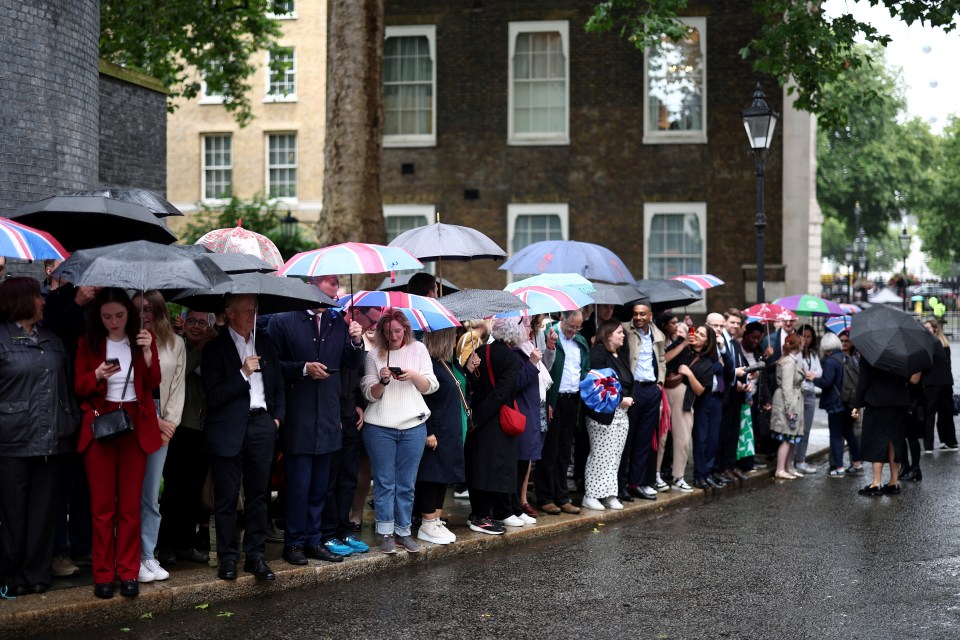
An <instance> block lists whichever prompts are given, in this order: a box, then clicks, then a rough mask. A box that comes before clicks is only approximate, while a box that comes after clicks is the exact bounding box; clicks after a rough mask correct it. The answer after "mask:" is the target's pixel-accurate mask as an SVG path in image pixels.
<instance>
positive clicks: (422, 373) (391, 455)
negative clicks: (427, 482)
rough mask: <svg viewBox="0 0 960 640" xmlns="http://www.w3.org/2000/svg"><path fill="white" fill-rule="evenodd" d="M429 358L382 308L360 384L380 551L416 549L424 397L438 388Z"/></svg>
mask: <svg viewBox="0 0 960 640" xmlns="http://www.w3.org/2000/svg"><path fill="white" fill-rule="evenodd" d="M439 386H440V385H439V382H438V381H437V376H436V375H435V374H434V372H433V362H432V361H431V360H430V354H429V353H428V352H427V348H426V347H425V346H423V344H422V343H420V342H417V341H416V340H414V339H413V332H412V331H411V329H410V322H409V321H408V320H407V318H406V316H404V315H403V312H402V311H400V310H399V309H384V310H383V313H382V314H381V316H380V324H379V326H378V327H377V346H376V348H375V349H373V350H372V351H369V352H367V360H366V364H365V367H364V376H363V379H362V380H361V381H360V388H361V389H362V390H363V395H364V397H366V399H367V400H368V401H369V403H370V404H369V405H368V406H367V410H366V413H364V418H363V422H364V426H363V432H362V433H363V444H364V446H365V447H366V449H367V455H368V456H369V457H370V467H371V470H372V472H373V488H374V503H373V506H374V511H376V519H377V535H378V536H382V538H381V540H380V550H381V551H382V552H383V553H396V552H397V543H400V546H402V547H403V548H404V549H406V550H407V551H408V552H411V553H415V552H417V551H419V550H420V547H419V546H418V545H417V543H416V541H415V540H414V539H413V536H412V535H411V529H410V525H411V517H412V515H413V496H414V484H415V483H416V480H417V469H418V468H419V466H420V457H421V456H422V455H423V449H424V446H425V445H426V441H427V427H426V421H427V418H428V417H430V409H428V408H427V404H426V402H424V400H423V396H424V395H426V394H430V393H433V392H434V391H436V390H437V388H438V387H439Z"/></svg>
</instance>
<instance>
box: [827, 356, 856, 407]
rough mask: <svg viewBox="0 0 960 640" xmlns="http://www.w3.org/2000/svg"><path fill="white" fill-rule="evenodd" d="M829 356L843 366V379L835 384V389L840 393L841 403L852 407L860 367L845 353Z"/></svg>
mask: <svg viewBox="0 0 960 640" xmlns="http://www.w3.org/2000/svg"><path fill="white" fill-rule="evenodd" d="M838 356H839V357H838ZM830 357H831V358H833V359H834V360H836V361H837V362H839V363H840V366H841V367H843V379H842V380H841V382H840V384H839V385H837V391H838V392H839V393H840V399H841V400H843V404H845V405H847V408H848V409H852V408H853V401H854V398H855V397H856V395H857V383H858V382H859V381H860V369H859V368H858V367H857V364H856V363H855V362H854V361H853V358H851V357H850V356H848V355H846V354H845V353H840V354H833V355H831V356H830Z"/></svg>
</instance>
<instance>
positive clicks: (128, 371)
mask: <svg viewBox="0 0 960 640" xmlns="http://www.w3.org/2000/svg"><path fill="white" fill-rule="evenodd" d="M132 373H133V349H132V348H131V349H130V368H129V369H127V379H126V380H124V382H123V391H121V392H120V402H123V401H124V400H123V399H124V398H125V397H126V396H127V385H128V384H130V374H132Z"/></svg>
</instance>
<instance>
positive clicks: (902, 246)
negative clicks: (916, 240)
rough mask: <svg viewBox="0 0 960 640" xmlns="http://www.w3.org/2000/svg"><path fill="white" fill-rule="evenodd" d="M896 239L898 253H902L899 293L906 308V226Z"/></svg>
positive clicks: (907, 234) (908, 244)
mask: <svg viewBox="0 0 960 640" xmlns="http://www.w3.org/2000/svg"><path fill="white" fill-rule="evenodd" d="M897 240H898V241H899V242H900V253H902V254H903V273H901V274H900V289H901V293H900V295H901V296H903V310H904V311H906V310H907V255H908V254H909V253H910V234H909V233H907V228H906V227H904V228H903V231H901V232H900V235H899V236H898V237H897Z"/></svg>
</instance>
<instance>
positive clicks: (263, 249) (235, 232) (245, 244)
mask: <svg viewBox="0 0 960 640" xmlns="http://www.w3.org/2000/svg"><path fill="white" fill-rule="evenodd" d="M194 244H199V245H203V246H204V247H206V248H207V249H210V251H213V252H214V253H246V254H247V255H251V256H256V257H257V258H260V259H261V260H263V261H264V262H266V263H267V264H269V265H270V266H272V267H275V268H277V269H279V268H280V266H281V265H282V264H283V257H282V256H281V255H280V251H279V250H278V249H277V245H275V244H273V240H271V239H270V238H268V237H267V236H265V235H261V234H259V233H256V232H254V231H248V230H247V229H244V228H243V227H241V226H240V223H237V226H235V227H233V228H231V229H214V230H213V231H211V232H209V233H207V234H205V235H204V236H203V237H201V238H200V239H199V240H197V241H196V242H195V243H194Z"/></svg>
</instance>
